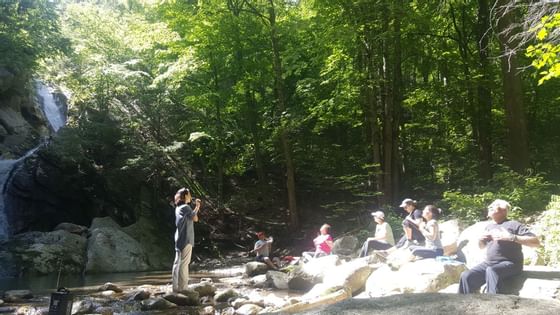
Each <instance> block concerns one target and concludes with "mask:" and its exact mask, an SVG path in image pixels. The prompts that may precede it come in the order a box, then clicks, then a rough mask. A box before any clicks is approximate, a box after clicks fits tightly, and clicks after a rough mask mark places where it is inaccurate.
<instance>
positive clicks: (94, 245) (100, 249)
mask: <svg viewBox="0 0 560 315" xmlns="http://www.w3.org/2000/svg"><path fill="white" fill-rule="evenodd" d="M87 258H88V260H87V264H86V272H88V273H98V272H133V271H146V270H148V269H149V268H150V266H149V264H148V258H147V255H146V252H145V251H144V249H143V247H142V245H141V244H140V243H138V242H137V241H136V240H135V239H133V238H132V237H130V235H128V234H126V233H125V232H123V231H121V230H120V229H115V228H108V227H101V228H96V229H94V230H92V231H91V236H90V237H89V239H88V251H87Z"/></svg>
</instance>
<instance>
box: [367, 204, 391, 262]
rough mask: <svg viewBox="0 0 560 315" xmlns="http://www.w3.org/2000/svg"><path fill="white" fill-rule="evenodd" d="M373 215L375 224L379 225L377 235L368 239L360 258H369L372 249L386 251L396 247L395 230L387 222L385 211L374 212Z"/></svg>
mask: <svg viewBox="0 0 560 315" xmlns="http://www.w3.org/2000/svg"><path fill="white" fill-rule="evenodd" d="M371 215H372V216H373V219H374V220H375V223H377V225H376V226H375V235H374V236H373V237H368V238H367V239H366V241H365V242H364V245H363V246H362V249H361V251H360V257H365V256H367V255H368V252H369V250H370V249H373V250H385V249H389V248H391V247H393V246H395V239H394V238H393V230H392V229H391V226H390V225H389V223H387V222H385V213H383V211H376V212H372V213H371Z"/></svg>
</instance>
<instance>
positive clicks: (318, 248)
mask: <svg viewBox="0 0 560 315" xmlns="http://www.w3.org/2000/svg"><path fill="white" fill-rule="evenodd" d="M330 229H331V226H330V225H328V224H323V225H322V226H321V229H320V230H319V235H318V236H317V237H316V238H315V239H313V245H315V251H314V252H303V253H302V254H301V255H302V256H303V258H304V260H307V261H309V260H311V259H312V258H317V257H322V256H327V255H330V254H331V251H332V248H333V245H334V244H333V238H332V237H331V235H330V234H329V232H330Z"/></svg>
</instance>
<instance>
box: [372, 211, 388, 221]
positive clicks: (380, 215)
mask: <svg viewBox="0 0 560 315" xmlns="http://www.w3.org/2000/svg"><path fill="white" fill-rule="evenodd" d="M371 215H372V216H374V217H375V218H380V219H383V220H385V213H383V211H375V212H372V213H371Z"/></svg>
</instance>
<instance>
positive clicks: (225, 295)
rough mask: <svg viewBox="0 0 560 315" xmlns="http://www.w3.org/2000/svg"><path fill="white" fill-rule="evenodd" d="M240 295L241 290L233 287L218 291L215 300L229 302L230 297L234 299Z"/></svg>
mask: <svg viewBox="0 0 560 315" xmlns="http://www.w3.org/2000/svg"><path fill="white" fill-rule="evenodd" d="M238 296H239V292H237V291H235V290H233V289H226V290H223V291H220V292H217V293H216V295H215V296H214V300H215V301H216V302H227V301H229V299H233V298H236V297H238Z"/></svg>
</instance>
